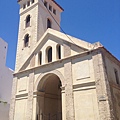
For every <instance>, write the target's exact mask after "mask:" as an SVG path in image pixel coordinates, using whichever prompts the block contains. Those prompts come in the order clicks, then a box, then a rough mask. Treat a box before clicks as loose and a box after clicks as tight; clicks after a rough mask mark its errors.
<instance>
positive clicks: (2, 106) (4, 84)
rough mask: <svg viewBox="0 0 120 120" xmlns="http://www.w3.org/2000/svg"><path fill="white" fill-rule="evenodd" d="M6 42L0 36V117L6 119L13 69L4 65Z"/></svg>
mask: <svg viewBox="0 0 120 120" xmlns="http://www.w3.org/2000/svg"><path fill="white" fill-rule="evenodd" d="M7 47H8V45H7V43H6V42H5V41H4V40H2V39H1V38H0V119H1V120H8V116H9V107H10V98H11V91H12V81H13V75H12V74H13V71H12V70H11V69H10V68H8V67H6V55H7Z"/></svg>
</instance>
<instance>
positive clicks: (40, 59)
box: [38, 51, 42, 65]
mask: <svg viewBox="0 0 120 120" xmlns="http://www.w3.org/2000/svg"><path fill="white" fill-rule="evenodd" d="M38 59H39V65H41V64H42V52H41V51H40V53H39V58H38Z"/></svg>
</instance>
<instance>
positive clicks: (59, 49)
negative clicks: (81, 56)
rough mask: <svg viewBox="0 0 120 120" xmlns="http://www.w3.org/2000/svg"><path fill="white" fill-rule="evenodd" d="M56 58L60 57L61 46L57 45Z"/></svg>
mask: <svg viewBox="0 0 120 120" xmlns="http://www.w3.org/2000/svg"><path fill="white" fill-rule="evenodd" d="M57 59H61V46H60V45H57Z"/></svg>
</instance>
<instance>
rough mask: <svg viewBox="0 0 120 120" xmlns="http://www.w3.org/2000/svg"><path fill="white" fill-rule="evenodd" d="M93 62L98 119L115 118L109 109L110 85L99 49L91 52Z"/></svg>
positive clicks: (112, 119) (110, 119) (108, 119)
mask: <svg viewBox="0 0 120 120" xmlns="http://www.w3.org/2000/svg"><path fill="white" fill-rule="evenodd" d="M93 64H94V73H95V81H96V92H97V99H98V107H99V116H100V120H115V119H114V116H113V113H112V112H113V111H112V110H111V102H110V101H111V95H110V94H111V93H110V86H109V82H108V79H107V73H106V71H105V64H104V61H103V56H102V52H101V51H97V52H94V53H93Z"/></svg>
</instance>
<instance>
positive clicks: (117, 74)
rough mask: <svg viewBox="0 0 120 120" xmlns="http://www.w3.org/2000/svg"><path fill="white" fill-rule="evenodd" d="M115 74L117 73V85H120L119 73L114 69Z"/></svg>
mask: <svg viewBox="0 0 120 120" xmlns="http://www.w3.org/2000/svg"><path fill="white" fill-rule="evenodd" d="M114 73H115V79H116V83H117V84H120V82H119V77H118V71H117V70H116V69H114Z"/></svg>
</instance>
